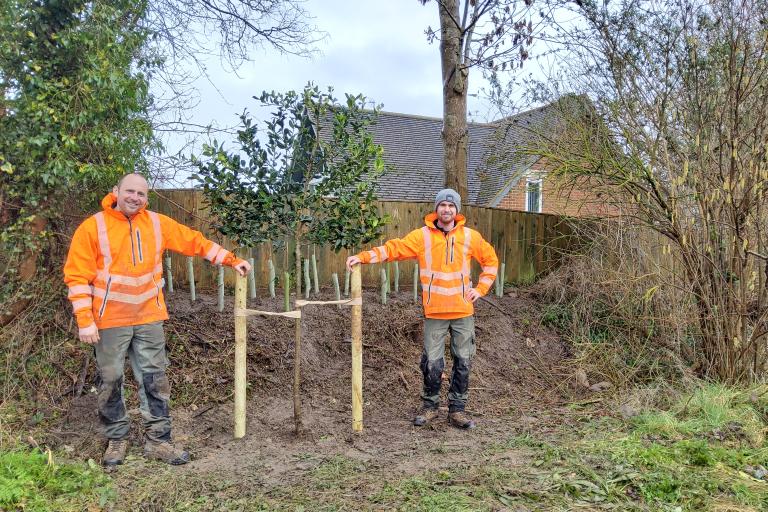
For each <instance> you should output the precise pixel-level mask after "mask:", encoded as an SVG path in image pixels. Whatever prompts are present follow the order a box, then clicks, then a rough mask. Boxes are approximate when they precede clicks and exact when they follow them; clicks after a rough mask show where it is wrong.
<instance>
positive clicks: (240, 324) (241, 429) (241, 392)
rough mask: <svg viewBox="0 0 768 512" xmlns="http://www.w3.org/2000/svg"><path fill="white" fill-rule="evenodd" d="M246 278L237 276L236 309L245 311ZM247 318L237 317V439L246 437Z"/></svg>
mask: <svg viewBox="0 0 768 512" xmlns="http://www.w3.org/2000/svg"><path fill="white" fill-rule="evenodd" d="M246 281H247V280H246V278H245V277H242V276H241V275H240V274H238V275H237V281H236V283H235V309H236V310H237V309H238V308H240V309H245V305H246V304H245V303H246V296H245V294H246V286H247V282H246ZM246 325H247V318H246V317H245V316H238V315H235V439H240V438H241V437H243V436H244V435H245V380H246V379H245V368H246V338H247V332H246Z"/></svg>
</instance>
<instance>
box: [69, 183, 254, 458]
mask: <svg viewBox="0 0 768 512" xmlns="http://www.w3.org/2000/svg"><path fill="white" fill-rule="evenodd" d="M148 192H149V186H148V184H147V180H146V179H145V178H144V177H143V176H141V175H139V174H133V173H132V174H127V175H125V176H123V177H122V178H121V179H120V181H119V182H118V184H117V185H116V186H115V187H114V188H113V189H112V192H110V193H109V194H107V195H106V196H104V199H102V201H101V206H102V211H100V212H98V213H97V214H95V215H93V216H91V217H89V218H88V219H86V220H85V221H84V222H83V223H82V224H81V225H80V226H79V227H78V228H77V230H76V231H75V234H74V236H73V237H72V244H71V245H70V248H69V254H68V255H67V261H66V263H65V265H64V282H65V283H66V284H67V286H68V288H69V295H68V296H69V300H70V301H71V302H72V308H73V310H74V314H75V317H76V318H77V326H78V334H79V337H80V340H81V341H83V342H84V343H88V344H90V345H93V346H94V349H95V353H96V364H97V367H98V370H99V376H100V381H101V382H100V384H99V390H98V393H99V394H98V408H99V417H100V419H101V422H102V425H103V427H104V435H105V437H106V438H107V441H108V442H107V448H106V451H105V452H104V456H103V459H102V462H103V464H104V465H106V466H115V465H118V464H122V463H123V461H124V460H125V454H126V452H127V450H128V433H129V430H130V421H129V418H128V414H127V412H126V408H125V401H124V399H123V372H124V366H125V358H126V356H127V357H128V359H129V360H130V363H131V368H132V369H133V374H134V377H135V378H136V382H137V384H138V387H139V402H140V409H141V415H142V417H143V420H144V435H145V443H144V455H145V457H147V458H151V459H157V460H161V461H163V462H166V463H168V464H174V465H176V464H184V463H186V462H189V453H188V452H186V451H185V450H183V449H181V448H179V447H177V446H174V445H173V444H172V442H171V418H170V412H169V407H168V401H169V400H170V396H171V387H170V383H169V381H168V377H167V376H166V373H165V370H166V367H167V366H168V358H167V356H166V352H165V334H164V332H163V321H164V320H167V319H168V310H167V309H166V306H165V300H164V298H163V285H164V283H165V281H164V280H163V265H162V255H163V251H165V250H166V249H168V250H171V251H175V252H178V253H181V254H184V255H186V256H202V257H204V258H205V259H207V260H208V261H210V262H211V263H213V264H215V265H229V266H231V267H233V268H234V269H235V270H236V271H237V272H238V273H239V274H240V275H246V274H247V273H248V271H249V270H250V265H249V264H248V262H246V261H244V260H242V259H240V258H237V257H236V256H235V255H234V254H232V253H231V252H229V251H227V250H226V249H224V248H223V247H221V246H220V245H218V244H217V243H215V242H212V241H211V240H208V239H206V238H205V237H204V236H203V235H202V233H200V232H199V231H194V230H192V229H190V228H188V227H186V226H184V225H182V224H179V223H178V222H176V221H175V220H173V219H171V218H169V217H166V216H165V215H160V214H158V213H155V212H152V211H149V210H147V209H146V206H147V195H148Z"/></svg>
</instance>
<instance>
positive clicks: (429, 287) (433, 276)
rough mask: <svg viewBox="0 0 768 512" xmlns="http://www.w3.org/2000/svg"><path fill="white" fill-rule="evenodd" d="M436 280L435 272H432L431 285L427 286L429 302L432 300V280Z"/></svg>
mask: <svg viewBox="0 0 768 512" xmlns="http://www.w3.org/2000/svg"><path fill="white" fill-rule="evenodd" d="M434 280H435V274H432V276H431V277H430V278H429V286H428V287H427V304H429V301H430V300H432V281H434Z"/></svg>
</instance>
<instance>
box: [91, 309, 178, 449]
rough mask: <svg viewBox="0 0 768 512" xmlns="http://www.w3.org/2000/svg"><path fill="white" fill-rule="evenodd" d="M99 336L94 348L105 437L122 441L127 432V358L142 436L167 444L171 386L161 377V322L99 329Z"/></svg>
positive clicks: (165, 360) (163, 366) (165, 361)
mask: <svg viewBox="0 0 768 512" xmlns="http://www.w3.org/2000/svg"><path fill="white" fill-rule="evenodd" d="M99 336H100V337H101V340H100V341H99V343H97V344H96V346H95V352H96V364H97V366H98V369H99V375H100V377H101V383H100V384H99V390H98V392H99V396H98V402H99V417H100V418H101V422H102V425H103V426H104V434H105V436H106V437H107V438H108V439H123V438H125V437H126V436H127V435H128V431H129V429H130V420H129V418H128V413H127V411H126V408H125V400H124V397H123V375H124V368H125V358H126V356H128V359H129V361H130V363H131V369H132V370H133V375H134V377H135V378H136V382H137V384H138V387H139V404H140V409H141V416H142V418H143V419H144V430H145V435H146V436H147V438H149V439H151V440H154V441H170V439H171V417H170V413H169V410H168V401H169V400H170V397H171V385H170V382H169V381H168V377H167V376H166V374H165V369H166V368H167V367H168V358H167V356H166V354H165V333H164V332H163V322H153V323H150V324H143V325H132V326H128V327H112V328H109V329H101V330H100V331H99Z"/></svg>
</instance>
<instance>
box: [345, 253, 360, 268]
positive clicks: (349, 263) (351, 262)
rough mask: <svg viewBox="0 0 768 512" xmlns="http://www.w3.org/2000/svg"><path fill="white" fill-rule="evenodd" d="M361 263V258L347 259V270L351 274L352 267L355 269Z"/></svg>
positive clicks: (351, 257) (352, 257)
mask: <svg viewBox="0 0 768 512" xmlns="http://www.w3.org/2000/svg"><path fill="white" fill-rule="evenodd" d="M360 263H361V262H360V258H358V257H357V256H350V257H349V258H347V270H349V271H350V272H351V271H352V267H354V266H355V265H359V264H360Z"/></svg>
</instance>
